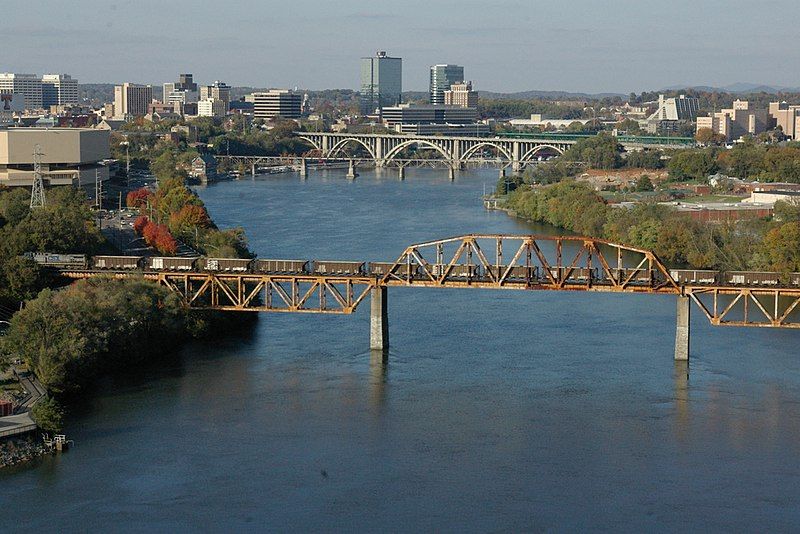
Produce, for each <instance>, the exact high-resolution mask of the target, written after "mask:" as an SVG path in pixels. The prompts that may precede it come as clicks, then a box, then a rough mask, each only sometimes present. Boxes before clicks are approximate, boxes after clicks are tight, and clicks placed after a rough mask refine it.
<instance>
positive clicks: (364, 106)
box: [361, 51, 403, 115]
mask: <svg viewBox="0 0 800 534" xmlns="http://www.w3.org/2000/svg"><path fill="white" fill-rule="evenodd" d="M402 93H403V60H402V59H401V58H399V57H389V56H387V55H386V52H383V51H381V52H378V53H377V54H375V56H374V57H362V58H361V113H362V114H364V115H367V114H370V113H374V112H375V111H376V110H378V111H379V112H380V109H381V108H383V107H389V106H396V105H398V104H399V103H400V102H401V100H402V96H401V95H402Z"/></svg>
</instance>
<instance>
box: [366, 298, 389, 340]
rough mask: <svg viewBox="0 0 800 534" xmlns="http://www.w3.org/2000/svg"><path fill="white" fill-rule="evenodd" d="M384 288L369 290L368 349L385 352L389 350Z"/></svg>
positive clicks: (387, 311) (387, 314)
mask: <svg viewBox="0 0 800 534" xmlns="http://www.w3.org/2000/svg"><path fill="white" fill-rule="evenodd" d="M386 295H387V293H386V288H385V287H376V288H373V289H371V290H370V295H369V297H370V314H369V348H370V350H377V351H385V350H388V349H389V309H388V302H387V298H386Z"/></svg>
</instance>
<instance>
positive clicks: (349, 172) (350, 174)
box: [347, 159, 358, 180]
mask: <svg viewBox="0 0 800 534" xmlns="http://www.w3.org/2000/svg"><path fill="white" fill-rule="evenodd" d="M356 176H358V173H357V172H356V166H355V165H354V164H353V160H352V159H351V160H350V166H349V167H348V168H347V177H348V178H349V179H351V180H354V179H355V177H356Z"/></svg>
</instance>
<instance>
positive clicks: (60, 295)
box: [0, 173, 257, 467]
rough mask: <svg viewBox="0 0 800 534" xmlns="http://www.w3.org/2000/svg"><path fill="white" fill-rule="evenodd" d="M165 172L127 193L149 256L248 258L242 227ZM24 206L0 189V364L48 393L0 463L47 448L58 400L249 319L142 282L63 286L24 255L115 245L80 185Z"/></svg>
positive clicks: (21, 196) (59, 410) (60, 411)
mask: <svg viewBox="0 0 800 534" xmlns="http://www.w3.org/2000/svg"><path fill="white" fill-rule="evenodd" d="M167 174H168V176H166V177H163V176H158V175H157V176H158V187H157V188H156V189H155V190H148V189H142V190H137V191H133V192H132V193H131V194H129V195H128V199H127V200H128V204H129V207H133V208H136V209H138V210H139V212H140V214H141V215H140V219H141V220H142V221H144V223H143V224H142V223H141V221H140V227H141V228H140V232H138V233H139V235H141V236H142V237H143V238H144V240H145V241H146V242H147V243H148V244H149V245H150V246H151V247H152V248H153V249H154V250H155V251H156V253H158V254H163V255H171V254H174V253H175V252H176V249H177V246H176V245H177V243H178V241H180V242H183V243H185V244H186V245H187V246H189V247H191V249H193V250H195V251H196V252H197V253H198V255H216V256H222V257H244V258H249V257H253V254H252V253H251V252H250V250H249V249H248V246H247V240H246V238H245V235H244V231H243V230H242V229H241V228H233V229H219V228H218V227H217V226H216V225H215V224H214V222H213V220H212V219H211V218H210V217H209V215H208V213H207V211H206V209H205V206H204V205H203V202H202V200H201V199H200V198H199V197H198V196H197V195H196V194H195V193H194V192H193V191H192V190H190V189H189V188H188V187H186V185H185V181H184V177H183V176H180V175H177V176H176V175H173V174H169V173H167ZM29 202H30V193H29V192H28V191H25V190H23V189H19V188H15V189H10V190H3V191H0V303H2V305H3V307H4V309H9V310H19V311H17V312H16V313H14V314H13V317H11V318H10V326H9V327H8V329H7V331H6V335H5V336H2V337H0V368H3V369H7V368H9V366H10V365H11V364H12V362H14V361H21V364H22V365H24V366H25V367H26V368H27V369H28V370H29V371H30V372H32V373H33V374H35V376H36V377H37V378H38V379H39V381H40V382H41V384H42V385H43V386H44V387H45V388H46V390H47V392H48V396H47V397H45V398H43V399H42V400H40V401H39V402H38V403H37V404H36V405H35V406H34V408H33V409H32V410H31V416H32V418H33V419H34V421H35V422H36V423H37V424H38V425H39V427H40V431H39V432H37V433H34V434H30V435H28V436H23V437H17V438H13V440H11V441H9V440H8V439H6V440H0V467H3V466H7V465H15V464H17V463H20V462H22V461H27V460H30V459H33V458H35V457H37V456H40V455H42V454H47V453H49V452H50V448H48V447H47V446H46V445H44V444H43V440H42V439H41V434H40V432H46V433H49V434H55V433H60V432H61V431H62V429H63V416H64V408H63V407H62V405H63V406H66V407H69V404H70V403H71V402H73V401H75V400H76V399H77V398H78V397H79V396H82V395H87V394H91V391H92V389H93V388H94V387H95V386H96V385H97V384H98V382H99V381H100V380H101V379H102V378H104V377H106V376H111V375H124V374H125V372H126V371H128V372H129V371H130V370H133V369H136V368H140V367H142V366H144V365H151V364H153V363H157V362H158V361H159V359H163V358H165V357H167V356H168V355H170V354H174V353H176V352H177V351H178V350H179V349H180V348H181V347H182V346H183V345H184V343H186V342H188V341H189V340H192V339H198V338H205V337H215V336H224V335H229V333H231V332H234V331H236V329H237V328H248V327H249V326H250V325H252V324H254V323H255V321H256V320H257V317H256V316H255V314H237V313H230V312H226V313H225V314H223V313H222V312H209V311H196V310H189V309H188V308H187V307H186V306H185V305H184V303H183V302H182V301H181V300H180V299H179V297H178V296H177V295H175V294H174V293H172V292H170V291H169V290H168V289H167V288H165V287H163V286H160V285H157V284H154V283H152V282H150V281H147V280H144V279H143V278H136V277H134V278H128V279H113V278H111V277H97V278H91V279H86V280H81V281H78V282H75V283H72V284H69V281H65V280H63V279H60V278H59V277H58V276H56V275H54V274H53V273H51V272H48V271H47V270H45V269H42V268H41V267H40V266H39V265H38V264H36V263H35V262H34V261H32V260H31V259H28V258H26V257H24V256H23V254H24V253H25V252H29V251H38V252H44V251H47V252H54V253H81V254H94V253H97V252H101V251H102V252H112V253H115V252H116V253H118V251H116V250H115V249H114V248H113V247H112V246H111V244H110V243H109V242H108V241H106V240H105V238H104V237H103V235H102V234H101V233H100V231H99V230H98V229H97V226H96V224H95V220H96V215H95V214H94V213H93V211H92V210H91V209H90V208H89V205H88V203H87V199H86V196H85V194H84V193H83V191H80V190H76V189H74V188H71V187H55V188H50V189H48V190H47V204H46V206H45V207H43V208H37V209H31V208H30V207H29ZM20 302H22V303H24V305H23V307H22V309H21V310H20ZM9 439H11V438H9Z"/></svg>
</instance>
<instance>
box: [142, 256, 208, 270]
mask: <svg viewBox="0 0 800 534" xmlns="http://www.w3.org/2000/svg"><path fill="white" fill-rule="evenodd" d="M195 261H197V258H196V257H195V258H191V257H190V258H182V257H159V256H154V257H151V258H148V259H147V263H146V265H147V267H148V268H149V269H151V270H153V271H191V270H192V269H194V262H195Z"/></svg>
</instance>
